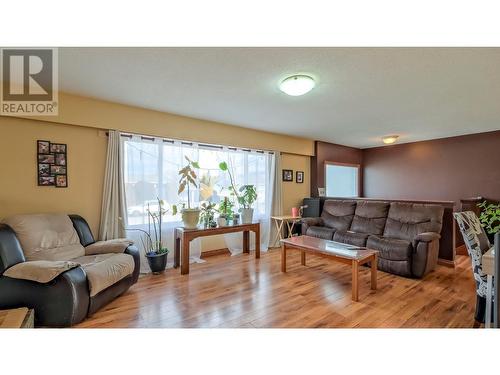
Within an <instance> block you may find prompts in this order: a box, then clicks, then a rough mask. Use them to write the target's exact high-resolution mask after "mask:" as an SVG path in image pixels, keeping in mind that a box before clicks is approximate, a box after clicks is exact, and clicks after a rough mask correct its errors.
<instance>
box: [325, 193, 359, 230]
mask: <svg viewBox="0 0 500 375" xmlns="http://www.w3.org/2000/svg"><path fill="white" fill-rule="evenodd" d="M355 210H356V201H351V200H340V201H337V200H326V201H325V203H324V205H323V211H322V212H321V218H322V219H323V223H324V225H325V226H327V227H330V228H333V229H335V230H348V229H349V228H350V226H351V222H352V218H353V217H354V211H355Z"/></svg>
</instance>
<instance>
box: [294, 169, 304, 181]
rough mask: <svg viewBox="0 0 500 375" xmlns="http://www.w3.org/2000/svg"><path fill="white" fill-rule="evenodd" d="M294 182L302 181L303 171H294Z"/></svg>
mask: <svg viewBox="0 0 500 375" xmlns="http://www.w3.org/2000/svg"><path fill="white" fill-rule="evenodd" d="M295 182H296V183H298V184H302V183H303V182H304V172H303V171H297V172H295Z"/></svg>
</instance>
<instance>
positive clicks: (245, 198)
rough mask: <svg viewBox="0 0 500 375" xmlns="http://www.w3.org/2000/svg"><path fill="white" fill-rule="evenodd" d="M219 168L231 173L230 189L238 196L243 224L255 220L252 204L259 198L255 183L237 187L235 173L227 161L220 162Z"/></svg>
mask: <svg viewBox="0 0 500 375" xmlns="http://www.w3.org/2000/svg"><path fill="white" fill-rule="evenodd" d="M219 168H220V169H221V170H222V171H224V172H227V173H228V174H229V180H230V183H231V186H230V187H229V189H230V190H231V193H232V194H233V195H234V196H235V197H236V199H237V201H238V203H239V205H240V210H239V211H240V212H241V222H242V223H243V224H250V223H251V222H252V221H253V207H252V205H253V204H254V202H255V201H256V200H257V190H256V188H255V185H243V186H242V187H240V188H239V189H238V188H237V187H236V184H235V183H234V178H233V175H232V173H231V171H230V169H229V167H228V165H227V163H226V162H225V161H224V162H222V163H220V164H219Z"/></svg>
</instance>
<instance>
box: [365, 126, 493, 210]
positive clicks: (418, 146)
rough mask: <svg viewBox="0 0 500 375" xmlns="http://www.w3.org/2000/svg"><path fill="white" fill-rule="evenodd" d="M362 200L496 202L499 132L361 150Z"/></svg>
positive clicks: (456, 205) (457, 203) (457, 205)
mask: <svg viewBox="0 0 500 375" xmlns="http://www.w3.org/2000/svg"><path fill="white" fill-rule="evenodd" d="M363 177H364V183H363V184H364V188H363V192H364V196H365V197H373V198H390V199H422V200H450V201H455V202H456V203H455V207H456V208H459V205H460V199H463V198H469V197H477V196H483V197H488V198H490V199H494V200H500V131H494V132H488V133H480V134H471V135H464V136H459V137H451V138H442V139H435V140H430V141H422V142H414V143H406V144H401V145H393V146H385V147H376V148H369V149H364V150H363Z"/></svg>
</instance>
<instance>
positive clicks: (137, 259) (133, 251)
mask: <svg viewBox="0 0 500 375" xmlns="http://www.w3.org/2000/svg"><path fill="white" fill-rule="evenodd" d="M125 254H128V255H131V256H132V258H134V264H135V266H134V272H133V273H132V282H133V283H134V284H135V283H136V282H137V280H138V279H139V273H140V272H141V253H140V252H139V249H138V248H137V247H136V246H134V245H130V246H129V247H127V248H126V249H125Z"/></svg>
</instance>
